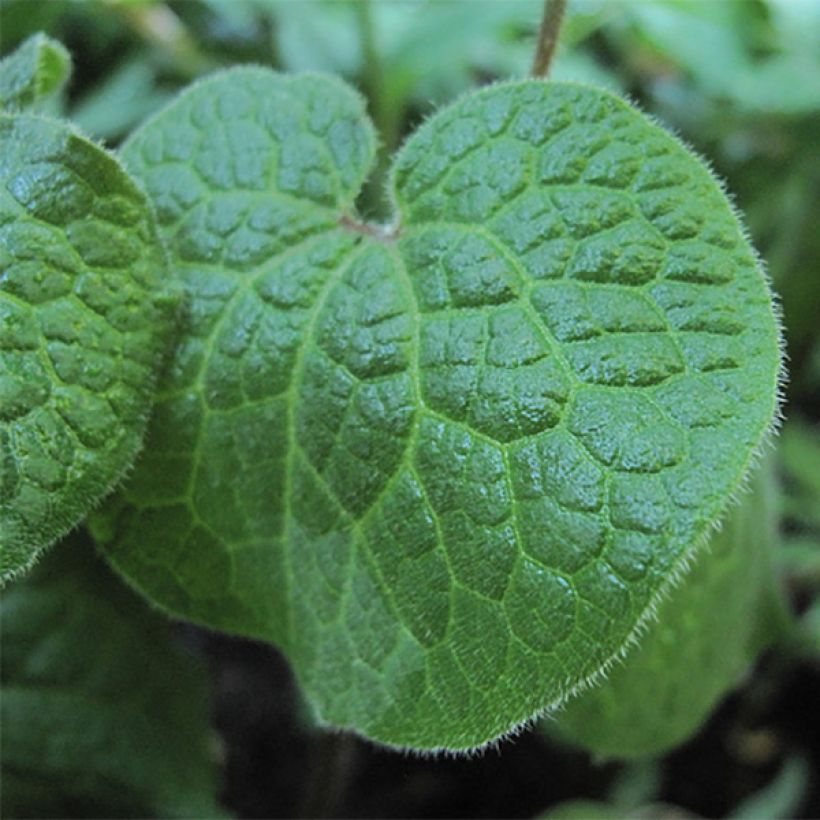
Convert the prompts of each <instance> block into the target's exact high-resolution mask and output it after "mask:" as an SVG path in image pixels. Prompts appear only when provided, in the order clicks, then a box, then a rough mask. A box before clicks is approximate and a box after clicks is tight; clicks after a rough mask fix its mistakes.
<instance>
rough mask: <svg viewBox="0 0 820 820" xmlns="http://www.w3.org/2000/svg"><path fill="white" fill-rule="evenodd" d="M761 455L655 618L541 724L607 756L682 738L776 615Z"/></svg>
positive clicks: (652, 750) (768, 480) (772, 538)
mask: <svg viewBox="0 0 820 820" xmlns="http://www.w3.org/2000/svg"><path fill="white" fill-rule="evenodd" d="M771 466H772V465H771V464H769V465H767V467H766V469H764V470H762V471H760V472H759V473H758V474H757V475H756V476H755V478H754V491H753V492H751V493H748V494H746V495H745V496H744V498H743V499H742V501H741V504H740V506H739V507H737V509H734V510H732V512H731V513H730V515H729V517H728V519H727V520H726V522H725V523H724V525H723V527H722V528H721V530H720V531H719V532H717V533H715V535H713V536H712V539H711V541H710V543H709V545H708V547H706V548H704V549H702V550H700V554H699V556H698V559H697V563H696V564H695V567H694V569H693V570H692V571H691V572H690V573H689V574H688V575H687V576H686V578H685V579H684V580H683V583H682V584H681V586H680V587H679V588H678V589H675V590H673V591H672V592H671V593H670V595H669V597H668V599H666V600H664V601H662V602H661V604H660V606H659V607H658V611H657V617H656V619H655V620H656V622H654V623H652V624H650V625H649V627H648V630H647V634H646V636H645V637H643V638H642V640H641V645H640V646H639V647H638V648H637V649H631V650H630V651H629V653H628V654H627V656H626V658H625V659H624V661H623V662H619V663H617V664H616V665H615V666H613V668H612V670H611V671H610V672H609V674H608V675H607V679H606V680H605V681H604V682H603V683H602V684H601V685H600V686H597V687H595V688H593V689H590V690H589V691H587V692H583V693H582V694H581V695H579V696H578V697H577V698H573V699H571V700H570V701H569V702H568V703H567V705H566V707H565V708H564V709H563V710H561V712H559V713H558V715H556V722H555V723H554V722H553V721H552V720H550V721H549V722H548V723H547V729H548V730H550V727H554V729H553V731H555V732H556V733H557V735H558V736H559V737H564V738H566V739H569V740H571V741H573V742H574V743H577V744H578V745H580V746H583V747H584V748H586V749H589V750H590V751H592V752H594V753H595V754H597V755H603V756H607V757H627V758H628V757H646V756H650V755H659V754H663V753H664V752H666V751H668V750H669V749H671V748H674V747H675V746H677V745H679V744H681V743H683V742H684V741H685V740H686V739H687V738H688V737H689V736H690V735H691V734H693V733H694V732H695V731H696V730H697V729H698V727H699V726H700V725H701V724H702V723H703V721H704V720H705V719H706V718H707V716H708V715H709V713H710V712H711V711H712V709H713V708H714V707H715V705H716V704H717V703H718V701H719V700H720V698H722V697H723V696H724V695H725V694H726V692H727V691H729V690H730V689H732V688H733V687H734V686H735V685H737V683H738V679H739V678H740V676H741V675H742V674H743V673H744V672H746V671H747V670H748V668H749V665H750V664H751V663H752V662H753V661H754V659H755V658H756V657H757V655H758V653H759V652H760V651H761V649H762V648H764V647H765V646H766V645H767V644H769V643H770V642H771V641H772V640H773V639H774V638H775V636H776V633H777V630H778V628H782V627H783V625H784V624H785V619H784V617H783V615H784V611H785V610H784V609H783V607H782V601H781V600H780V597H779V594H778V593H777V591H776V590H775V587H774V583H773V576H772V568H771V562H770V554H771V550H772V546H773V544H774V543H775V542H776V539H777V518H776V514H775V510H774V502H775V496H774V487H773V486H772V483H773V480H774V476H773V472H772V470H771Z"/></svg>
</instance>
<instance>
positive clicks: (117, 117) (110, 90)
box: [71, 58, 173, 140]
mask: <svg viewBox="0 0 820 820" xmlns="http://www.w3.org/2000/svg"><path fill="white" fill-rule="evenodd" d="M156 81H157V72H156V69H155V68H154V67H153V66H152V65H151V64H150V63H149V62H148V61H147V60H145V59H143V58H135V59H130V60H127V61H125V62H123V63H121V64H120V65H119V67H118V68H117V69H115V71H114V72H113V73H112V74H110V75H109V76H108V77H107V78H106V79H105V80H103V82H102V83H101V84H100V85H98V86H96V87H94V88H92V89H91V90H90V91H88V92H86V94H85V95H84V96H83V97H82V98H81V99H80V100H79V102H78V103H77V105H76V106H75V107H74V109H73V110H72V111H71V118H72V119H73V120H74V122H76V123H77V124H78V125H79V126H80V127H81V128H82V129H83V130H84V131H85V132H86V133H88V134H91V135H92V136H95V137H98V138H102V139H107V140H116V139H118V138H120V137H122V136H123V135H124V134H126V133H127V132H128V131H130V130H131V129H132V128H134V127H135V126H136V125H137V124H138V123H139V122H141V121H142V120H143V119H145V118H146V117H147V116H148V115H149V114H151V113H152V112H153V111H155V110H157V109H158V108H160V107H161V106H163V105H164V104H165V103H166V102H168V100H169V99H170V98H171V97H172V96H173V94H172V92H170V91H163V90H161V89H158V88H157V86H156Z"/></svg>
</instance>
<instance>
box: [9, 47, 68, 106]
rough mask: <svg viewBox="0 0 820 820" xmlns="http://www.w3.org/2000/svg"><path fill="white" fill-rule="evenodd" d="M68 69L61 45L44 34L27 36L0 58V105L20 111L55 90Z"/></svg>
mask: <svg viewBox="0 0 820 820" xmlns="http://www.w3.org/2000/svg"><path fill="white" fill-rule="evenodd" d="M70 73H71V58H70V57H69V55H68V52H67V51H66V50H65V48H63V46H62V45H61V44H60V43H58V42H57V41H56V40H52V39H51V38H50V37H46V36H45V35H44V34H35V35H34V36H33V37H29V39H28V40H26V41H25V43H23V44H22V45H21V46H20V47H19V48H18V49H17V50H16V51H15V52H14V53H13V54H10V55H9V56H8V57H5V58H4V59H3V60H0V109H6V110H7V111H22V110H23V109H26V108H31V107H32V106H35V105H37V104H38V103H40V102H41V101H43V100H45V99H47V98H48V97H51V96H53V95H54V94H56V93H57V92H58V91H59V90H60V89H61V88H62V87H63V85H65V82H66V80H67V79H68V76H69V74H70Z"/></svg>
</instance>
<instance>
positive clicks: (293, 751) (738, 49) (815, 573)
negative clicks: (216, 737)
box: [0, 0, 820, 818]
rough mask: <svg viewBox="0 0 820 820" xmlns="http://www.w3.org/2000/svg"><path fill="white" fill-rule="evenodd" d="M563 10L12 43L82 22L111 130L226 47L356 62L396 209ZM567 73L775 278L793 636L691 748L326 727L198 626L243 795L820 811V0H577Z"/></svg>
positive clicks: (334, 804) (174, 8)
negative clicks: (710, 178) (430, 745)
mask: <svg viewBox="0 0 820 820" xmlns="http://www.w3.org/2000/svg"><path fill="white" fill-rule="evenodd" d="M540 13H541V1H540V0H370V1H369V2H368V0H167V2H146V1H145V0H131V1H130V2H129V1H128V0H120V1H117V0H84V1H82V0H3V2H2V5H0V54H2V55H5V54H7V53H9V52H10V51H11V50H13V49H14V48H15V47H16V46H17V45H19V44H20V42H22V41H23V40H24V39H25V38H26V37H28V36H29V35H31V34H32V33H34V32H36V31H45V32H46V33H48V34H50V35H51V36H52V37H55V38H57V39H59V40H61V41H62V42H63V43H64V44H65V45H66V46H67V48H68V49H69V51H70V52H71V53H72V55H73V58H74V61H75V71H74V76H73V78H72V81H71V83H70V85H69V87H68V90H67V93H66V95H65V96H64V98H63V99H61V100H59V101H57V102H56V103H55V106H56V108H55V113H61V114H63V115H65V116H68V117H70V118H71V119H73V120H74V121H75V122H76V123H78V124H79V125H80V126H81V128H83V129H84V130H85V131H86V132H87V133H89V134H90V135H92V136H94V137H96V138H98V139H100V140H102V141H104V142H105V143H106V144H108V145H109V146H112V147H116V145H117V144H118V143H119V142H120V141H121V140H122V139H123V138H124V137H125V136H126V135H127V134H128V132H129V131H130V130H131V129H132V128H133V127H135V126H136V125H137V124H138V123H139V122H141V121H142V120H143V119H144V118H145V117H146V116H148V115H150V114H151V112H152V111H154V110H156V109H157V108H158V107H160V106H162V105H163V104H164V103H165V102H166V101H167V100H168V99H169V98H171V97H172V96H173V95H174V94H175V93H176V92H177V90H178V89H180V88H181V87H183V86H185V85H187V84H188V83H189V82H191V81H192V80H193V79H195V78H196V77H198V76H200V75H202V74H204V73H207V72H209V71H212V70H215V69H218V68H221V67H224V66H228V65H233V64H236V63H243V62H253V63H260V64H264V65H269V66H272V67H274V68H276V69H279V70H283V71H304V70H318V71H328V72H332V73H336V74H339V75H341V76H343V77H345V78H346V79H348V80H349V81H350V82H352V83H353V84H354V85H356V86H357V87H358V88H359V89H360V90H362V92H363V93H365V94H366V96H367V98H368V103H369V106H370V111H371V114H372V116H373V118H374V120H375V121H376V124H377V127H378V129H379V131H380V134H381V139H382V156H381V160H380V163H379V166H378V168H377V170H376V172H375V174H374V178H373V180H372V181H371V184H370V185H369V186H368V188H367V189H366V190H365V192H364V193H363V196H362V200H361V202H360V207H361V209H362V211H363V212H364V213H365V214H366V215H368V216H369V217H372V218H381V217H385V216H386V214H385V205H384V199H383V197H382V195H381V189H382V184H383V178H384V172H385V169H386V167H387V160H388V158H389V156H390V154H391V153H392V151H393V150H394V149H395V148H396V147H397V145H399V144H400V143H401V141H402V140H403V139H404V137H405V136H406V135H407V133H409V132H410V131H412V129H413V128H414V127H415V126H416V125H417V124H418V123H419V122H420V121H421V120H422V119H423V118H424V117H425V116H427V115H429V114H430V113H431V112H432V111H434V110H435V108H436V107H437V106H438V105H441V104H443V103H446V102H447V101H449V100H451V99H453V98H454V97H455V96H457V95H458V94H461V93H463V92H465V91H467V90H468V89H471V88H474V87H477V86H479V85H481V84H484V83H488V82H492V81H494V80H498V79H503V78H507V77H511V76H523V75H526V73H527V71H528V69H529V64H530V62H531V59H532V52H533V46H534V36H535V31H536V29H537V25H538V21H539V19H540ZM552 76H553V77H554V78H555V79H561V80H574V81H579V82H584V83H594V84H598V85H603V86H607V87H609V88H611V89H613V90H616V91H619V92H620V93H622V94H625V95H627V96H628V97H629V98H630V99H632V100H633V101H635V102H636V103H637V104H638V105H639V106H640V107H642V108H643V109H644V110H645V111H647V112H649V113H651V114H652V115H654V116H656V117H657V118H658V119H659V120H661V121H662V122H663V123H665V124H666V125H667V126H668V127H671V128H672V129H673V130H674V131H676V132H677V133H678V134H679V135H680V136H682V137H683V138H684V139H685V140H686V141H687V142H688V143H689V144H690V145H692V146H693V147H694V148H695V149H696V150H697V151H698V152H699V153H700V154H701V155H703V156H704V157H706V158H708V160H709V162H710V163H711V165H712V166H713V167H714V169H715V170H716V171H717V173H718V174H719V175H720V176H721V177H722V178H723V179H724V180H725V181H726V185H727V188H728V190H729V191H730V192H731V194H732V196H733V197H734V201H735V203H736V205H737V207H738V209H739V210H740V211H741V212H742V213H743V214H744V216H745V220H746V223H747V225H748V229H749V231H750V233H751V236H752V238H753V241H754V243H755V245H756V247H757V248H758V250H759V252H760V254H761V256H762V258H763V259H764V261H765V263H766V265H767V268H768V270H769V273H770V275H771V277H772V279H773V281H774V284H775V288H776V290H777V292H778V293H779V296H780V300H781V304H782V311H783V315H784V325H785V328H786V346H787V353H788V369H789V378H788V380H787V381H786V382H785V383H784V387H783V390H784V399H785V401H784V415H785V417H786V419H787V420H786V422H785V424H784V427H783V432H782V435H781V436H780V438H779V439H778V440H777V460H778V464H779V473H780V496H779V512H780V517H781V526H780V533H781V544H780V545H779V548H778V551H777V563H778V567H779V571H780V572H781V574H782V578H783V583H784V584H785V586H786V588H787V590H788V592H789V594H790V599H791V601H792V602H793V608H794V611H795V614H796V616H797V617H796V626H795V629H794V633H793V639H792V640H791V643H790V645H789V646H788V647H785V648H781V649H780V650H778V651H776V652H775V653H772V654H771V655H770V656H768V657H766V658H764V660H763V662H762V663H761V664H760V666H759V668H758V669H757V670H756V672H755V674H754V675H752V676H750V677H749V679H748V680H747V681H746V683H745V684H744V685H743V687H742V688H741V690H740V691H739V692H738V693H737V694H736V695H734V696H733V697H732V698H730V699H729V702H728V703H727V704H725V705H724V706H723V707H722V708H721V710H719V712H718V714H717V715H715V716H714V717H713V719H712V720H711V721H710V722H709V724H708V725H707V726H706V727H705V728H704V730H703V731H702V732H701V733H700V734H699V735H698V737H697V738H695V739H694V740H693V741H691V742H690V743H689V744H687V745H686V746H684V747H683V748H682V749H680V750H678V751H676V752H675V753H674V754H672V755H668V756H667V757H666V758H663V759H660V760H654V761H648V762H646V763H641V764H630V765H629V766H622V765H619V764H615V763H608V762H602V761H592V760H589V759H588V758H587V757H585V756H584V755H581V754H580V753H574V752H570V751H565V750H556V749H552V748H549V747H548V746H547V742H546V741H545V740H544V739H543V738H542V737H541V736H540V735H537V734H533V733H530V734H527V735H525V736H523V737H522V738H520V739H519V740H518V741H517V742H515V743H508V744H505V745H502V746H501V747H500V749H499V751H498V753H496V752H489V753H488V754H487V755H485V757H484V758H481V759H477V760H473V761H463V760H462V761H441V762H432V761H420V760H412V759H409V758H402V757H398V756H395V755H392V754H389V753H387V752H382V751H380V750H377V749H374V748H372V747H370V746H367V745H365V744H363V743H360V742H359V741H355V740H344V741H340V740H339V739H338V738H331V739H327V738H325V737H324V736H322V735H317V734H316V733H315V732H313V731H312V730H311V729H310V728H309V727H307V726H306V725H305V720H304V719H303V718H298V719H294V717H293V715H294V713H295V714H297V715H301V714H303V712H302V711H300V709H299V708H298V705H297V701H296V698H297V696H296V695H295V693H294V692H293V690H292V687H291V685H290V682H289V678H288V673H287V671H286V667H284V666H283V664H282V662H281V659H279V658H278V655H276V653H275V652H274V651H273V650H271V649H269V648H268V647H263V646H259V645H253V644H250V643H244V644H237V643H236V642H233V641H230V640H228V639H225V638H220V637H218V636H211V635H206V634H204V633H199V632H197V631H196V630H193V629H189V628H183V630H182V632H181V637H182V639H183V640H184V641H185V642H187V643H188V644H189V645H190V646H193V648H194V649H196V650H197V651H198V652H200V653H201V654H203V655H204V656H205V657H206V658H207V659H208V661H209V663H210V664H211V667H212V672H213V674H214V677H215V680H216V700H215V706H214V712H215V722H216V725H217V728H218V729H220V731H221V733H222V736H223V739H224V745H225V752H224V754H225V765H226V772H227V784H226V788H225V793H224V795H223V797H224V800H225V803H226V806H227V807H228V809H230V810H232V811H234V812H236V813H238V814H239V815H240V816H270V815H274V814H281V815H286V816H287V815H292V814H296V813H300V814H302V815H304V816H324V815H328V814H330V815H333V814H340V815H347V816H459V815H461V816H470V815H472V816H532V815H534V814H543V813H545V812H546V813H548V814H549V815H550V816H554V817H613V816H624V815H629V816H634V817H638V816H640V817H655V816H663V817H689V816H697V815H705V816H731V817H758V818H763V817H783V816H820V787H818V782H817V781H818V778H817V772H818V767H819V766H820V749H818V741H817V737H820V714H818V713H820V709H818V697H817V693H818V691H820V327H819V325H820V322H818V320H820V270H818V264H820V262H819V261H818V260H820V253H818V251H820V226H818V219H819V217H820V209H818V204H819V203H818V199H820V151H819V150H818V147H819V146H820V2H819V1H818V0H700V1H697V0H571V2H570V5H569V11H568V16H567V19H566V21H565V25H564V29H563V32H562V37H561V44H560V47H559V51H558V55H557V59H556V62H555V64H554V68H553V71H552ZM277 687H278V688H277ZM812 775H814V776H812ZM567 801H569V802H567ZM579 801H581V802H579Z"/></svg>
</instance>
